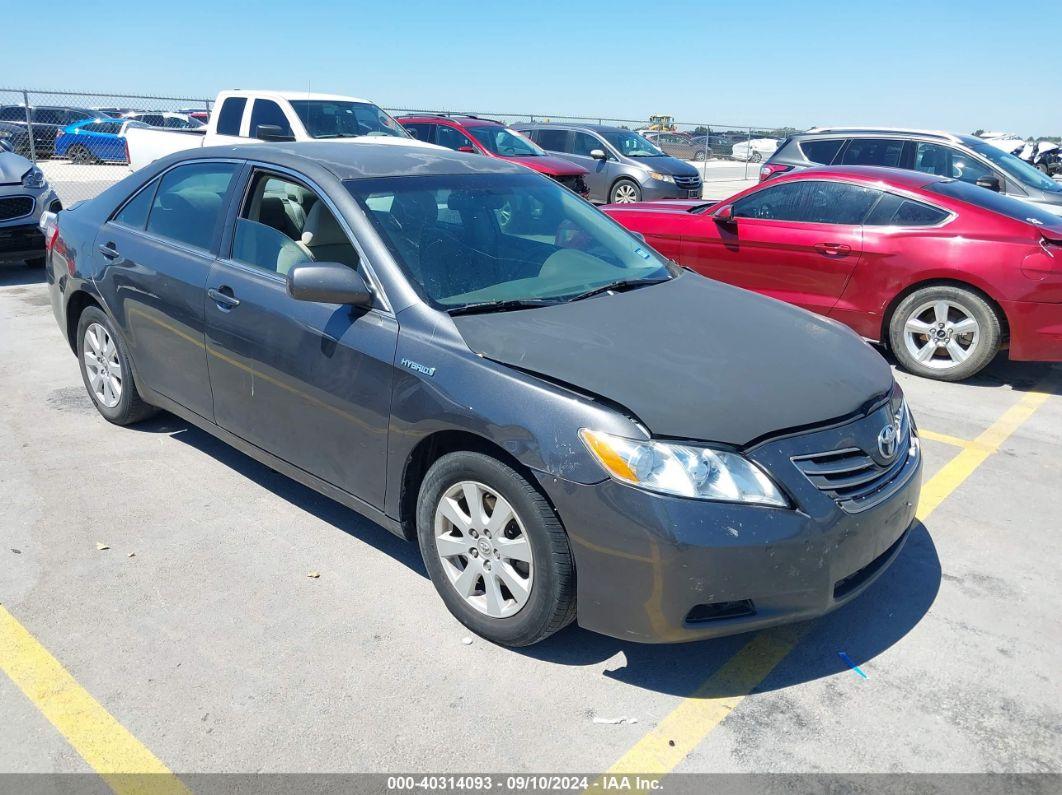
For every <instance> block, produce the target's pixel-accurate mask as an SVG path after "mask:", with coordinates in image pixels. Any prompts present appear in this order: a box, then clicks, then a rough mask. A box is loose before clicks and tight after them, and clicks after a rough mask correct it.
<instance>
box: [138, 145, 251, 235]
mask: <svg viewBox="0 0 1062 795" xmlns="http://www.w3.org/2000/svg"><path fill="white" fill-rule="evenodd" d="M236 168H237V166H236V165H235V164H234V163H190V164H189V165H187V166H178V167H177V168H175V169H173V170H172V171H169V172H167V173H166V174H165V175H164V176H163V177H162V181H161V182H160V183H159V189H158V191H157V192H156V194H155V200H154V201H153V202H152V203H151V213H150V214H149V216H148V223H147V231H149V232H152V233H154V234H156V235H161V236H162V237H168V238H170V239H171V240H176V241H178V242H180V243H186V244H187V245H189V246H196V247H197V248H204V249H205V248H209V247H210V242H211V240H212V239H213V237H214V229H215V228H216V227H217V222H218V217H219V216H220V215H221V213H222V211H223V209H224V205H225V194H226V192H227V191H228V189H229V184H230V183H231V182H232V177H233V175H234V174H235V173H236Z"/></svg>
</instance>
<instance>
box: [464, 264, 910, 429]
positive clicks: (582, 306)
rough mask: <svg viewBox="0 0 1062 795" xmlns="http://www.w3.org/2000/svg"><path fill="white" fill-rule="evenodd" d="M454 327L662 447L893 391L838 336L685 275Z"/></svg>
mask: <svg viewBox="0 0 1062 795" xmlns="http://www.w3.org/2000/svg"><path fill="white" fill-rule="evenodd" d="M453 320H454V323H455V324H456V326H457V328H458V331H459V332H460V333H461V336H462V337H463V338H464V340H465V342H466V343H467V344H468V346H469V348H471V349H472V350H473V351H474V352H476V353H478V354H480V355H482V356H484V357H487V358H489V359H493V360H495V361H497V362H501V363H502V364H506V365H509V366H512V367H516V368H519V369H522V370H526V371H528V372H531V373H534V374H538V375H541V376H544V377H547V378H550V379H553V380H556V381H560V382H562V383H565V384H568V385H571V386H573V387H576V388H578V389H580V390H583V391H587V392H590V393H593V394H595V395H598V396H601V397H603V398H606V399H608V400H610V401H612V402H614V403H618V404H620V405H622V406H624V407H625V408H626V409H628V410H629V411H631V412H632V413H633V414H634V415H635V416H636V417H637V418H638V419H639V420H640V421H641V422H642V423H644V424H645V425H646V426H647V428H648V429H649V430H650V432H651V433H652V434H653V435H654V436H660V437H669V438H680V439H697V440H701V441H710V442H721V443H724V444H730V445H736V446H739V447H740V446H744V445H747V444H749V443H750V442H752V441H754V440H756V439H759V438H761V437H763V436H766V435H769V434H772V433H777V432H780V431H786V430H791V429H797V428H803V427H808V426H814V425H819V424H822V423H825V422H829V421H831V420H836V419H840V418H842V417H847V416H852V415H855V414H857V413H860V412H865V411H866V410H867V409H868V408H869V407H870V406H871V405H873V404H874V403H876V402H877V401H878V399H880V398H883V397H885V396H887V395H888V394H889V392H890V390H891V389H892V385H893V378H892V371H891V370H890V369H889V366H888V364H886V363H885V360H884V359H882V357H881V356H880V355H879V354H878V353H877V352H876V351H875V350H874V349H873V348H871V347H870V346H869V345H867V344H866V343H865V342H863V340H861V339H860V338H859V337H858V336H856V335H855V334H854V333H853V332H851V331H849V330H848V329H846V328H844V327H843V326H840V325H839V324H837V323H835V322H833V321H831V320H826V319H825V318H821V317H818V316H816V315H812V314H811V313H809V312H805V311H803V310H801V309H797V308H796V307H792V306H789V305H787V304H783V303H781V302H779V301H775V300H773V299H770V298H765V297H763V296H760V295H756V294H755V293H750V292H747V291H745V290H741V289H739V288H736V287H731V286H730V285H725V284H722V283H720V282H715V281H712V280H710V279H706V278H704V277H703V276H699V275H697V274H693V273H688V272H683V273H682V275H681V276H679V277H678V278H676V279H673V280H671V281H669V282H666V283H664V284H659V285H655V286H651V287H643V288H640V289H637V290H632V291H630V292H625V293H616V294H611V295H610V294H604V295H600V296H596V297H593V298H588V299H586V300H583V301H575V302H572V303H566V304H558V305H556V306H548V307H544V308H539V309H526V310H519V311H515V312H498V313H493V314H480V315H459V316H457V317H455V318H454V319H453Z"/></svg>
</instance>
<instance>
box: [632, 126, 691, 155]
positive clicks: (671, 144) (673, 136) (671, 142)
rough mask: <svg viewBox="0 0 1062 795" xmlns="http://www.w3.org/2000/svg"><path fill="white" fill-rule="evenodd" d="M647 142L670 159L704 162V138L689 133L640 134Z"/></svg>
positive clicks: (646, 132)
mask: <svg viewBox="0 0 1062 795" xmlns="http://www.w3.org/2000/svg"><path fill="white" fill-rule="evenodd" d="M640 134H641V136H642V137H643V138H645V139H646V140H647V141H651V142H653V143H654V144H656V145H657V146H658V147H660V149H661V150H662V151H663V152H664V154H666V155H668V156H670V157H677V158H678V159H679V160H696V161H698V162H700V161H701V160H704V154H705V146H704V136H703V135H699V136H696V137H694V136H691V135H690V134H689V133H681V132H671V131H668V130H660V131H657V130H649V131H645V132H642V133H640Z"/></svg>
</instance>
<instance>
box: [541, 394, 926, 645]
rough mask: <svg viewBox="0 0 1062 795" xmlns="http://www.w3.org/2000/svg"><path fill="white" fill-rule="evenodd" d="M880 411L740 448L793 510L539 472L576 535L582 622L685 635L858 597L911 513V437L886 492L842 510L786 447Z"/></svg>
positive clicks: (659, 638)
mask: <svg viewBox="0 0 1062 795" xmlns="http://www.w3.org/2000/svg"><path fill="white" fill-rule="evenodd" d="M879 415H881V416H879ZM883 417H887V414H885V413H883V412H882V411H878V412H875V413H874V415H872V416H871V417H869V418H862V419H860V420H857V421H855V422H854V423H849V424H848V425H846V426H841V427H839V428H833V429H829V430H825V431H820V432H815V433H809V434H803V435H801V436H799V437H790V438H788V439H784V440H779V441H772V442H766V443H764V444H761V445H759V446H758V447H756V448H754V449H753V450H750V451H747V455H748V456H749V457H750V458H752V459H753V460H755V461H757V462H758V463H760V464H761V465H762V466H764V467H765V469H767V470H768V471H769V472H770V473H771V475H772V476H773V477H774V479H775V480H776V481H777V482H778V483H779V485H781V486H782V488H783V489H785V490H786V491H787V492H788V493H789V495H790V497H791V499H793V501H794V503H795V504H796V505H797V506H798V507H797V508H796V509H795V510H794V509H778V508H766V507H757V506H748V505H736V504H731V503H721V502H707V501H702V500H691V499H684V498H679V497H669V496H665V495H659V494H651V493H649V492H645V491H641V490H638V489H634V488H631V487H628V486H625V485H622V484H620V483H617V482H615V481H612V480H607V481H604V482H601V483H597V484H591V485H583V484H576V483H571V482H568V481H562V480H559V479H556V478H553V477H550V476H546V475H542V476H540V482H541V485H542V487H543V488H544V489H545V490H546V492H547V494H548V495H549V497H550V498H551V499H552V501H553V503H554V505H555V506H556V508H557V511H558V513H559V514H560V517H561V520H562V521H563V522H564V525H565V527H566V529H567V531H568V536H569V538H570V540H571V545H572V553H573V555H574V557H575V569H576V581H577V611H578V613H577V616H578V622H579V624H580V625H581V626H583V627H585V628H587V629H590V630H593V631H595V632H600V633H602V634H605V635H611V636H613V637H617V638H622V639H625V640H633V641H639V642H648V643H668V642H680V641H690V640H699V639H705V638H714V637H720V636H723V635H732V634H737V633H741V632H748V631H751V630H757V629H762V628H764V627H769V626H774V625H776V624H784V623H789V622H793V621H800V620H804V619H809V618H814V617H816V616H820V615H822V614H824V613H827V612H829V611H830V610H833V609H835V608H837V607H839V606H841V605H843V604H845V603H846V602H848V601H850V600H852V599H854V598H856V597H857V596H858V595H859V594H861V593H862V592H863V591H864V590H866V588H868V587H869V586H870V584H871V583H872V582H873V581H874V580H875V579H876V578H877V577H878V576H879V575H880V574H881V573H882V572H883V571H884V570H885V569H886V568H887V567H888V566H889V564H890V563H892V561H893V560H895V559H896V557H897V556H898V555H899V553H900V550H901V548H902V547H903V543H904V541H905V540H906V538H907V535H908V531H909V529H910V528H911V526H912V524H913V522H914V518H915V510H916V506H917V504H918V497H919V492H920V490H921V480H922V460H921V452H920V449H919V446H918V442H917V439H915V440H914V442H913V444H912V445H911V452H910V453H909V454H910V455H911V456H913V458H912V459H911V465H910V466H905V467H904V475H903V478H902V480H900V481H898V482H896V483H895V484H893V485H894V488H892V489H891V490H890V495H889V497H888V498H887V499H884V500H883V501H881V502H879V503H877V504H875V505H873V507H870V508H868V509H866V510H863V511H861V512H859V513H849V512H846V511H845V510H842V509H841V508H840V507H839V505H838V503H837V502H835V501H834V500H833V499H831V498H830V497H828V496H827V495H826V494H825V493H823V492H820V491H819V490H818V489H817V488H815V487H814V486H813V485H812V484H811V482H810V481H809V480H808V479H807V478H806V477H805V476H804V474H803V473H801V472H800V471H799V470H798V469H797V468H796V466H795V465H794V464H793V463H792V461H791V460H790V459H791V458H792V457H793V456H799V455H802V454H806V453H817V452H822V451H823V450H838V449H842V448H844V447H846V446H848V447H850V446H851V444H852V441H853V440H855V439H857V438H859V437H860V436H862V437H865V436H866V433H865V430H866V428H867V427H869V428H871V429H873V430H874V431H875V432H876V430H877V429H879V428H880V427H881V426H882V418H883ZM855 426H859V427H855ZM864 446H865V445H864Z"/></svg>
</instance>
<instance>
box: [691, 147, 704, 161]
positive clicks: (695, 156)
mask: <svg viewBox="0 0 1062 795" xmlns="http://www.w3.org/2000/svg"><path fill="white" fill-rule="evenodd" d="M693 159H694V161H696V162H698V163H701V162H704V150H703V149H698V150H697V151H696V152H694V153H693Z"/></svg>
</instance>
